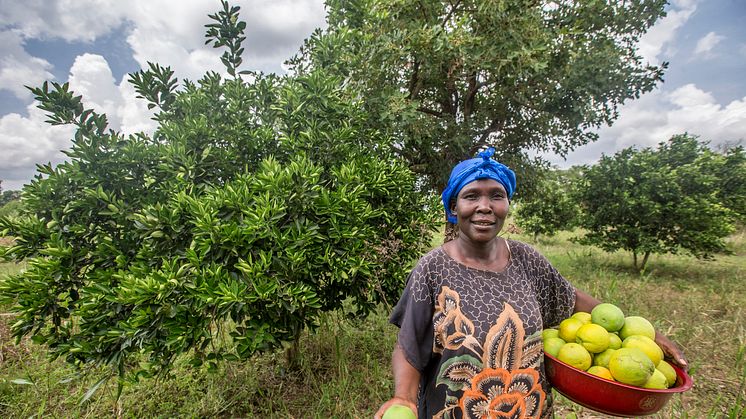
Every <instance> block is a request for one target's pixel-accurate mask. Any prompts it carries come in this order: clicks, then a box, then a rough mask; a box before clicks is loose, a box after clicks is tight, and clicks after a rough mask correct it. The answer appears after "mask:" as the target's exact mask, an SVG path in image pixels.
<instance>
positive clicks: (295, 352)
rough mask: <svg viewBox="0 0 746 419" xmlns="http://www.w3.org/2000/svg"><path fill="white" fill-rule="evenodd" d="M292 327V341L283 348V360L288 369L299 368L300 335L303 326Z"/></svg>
mask: <svg viewBox="0 0 746 419" xmlns="http://www.w3.org/2000/svg"><path fill="white" fill-rule="evenodd" d="M294 329H295V330H294V331H293V342H292V343H291V344H290V346H289V347H288V348H286V349H285V360H286V361H287V365H288V369H289V370H297V369H299V368H300V358H299V353H300V335H301V332H303V327H302V326H298V325H295V326H294Z"/></svg>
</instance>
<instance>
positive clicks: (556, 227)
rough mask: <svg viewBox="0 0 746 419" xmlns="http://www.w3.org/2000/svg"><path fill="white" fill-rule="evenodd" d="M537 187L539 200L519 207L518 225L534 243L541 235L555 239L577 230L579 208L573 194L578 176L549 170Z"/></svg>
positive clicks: (567, 172)
mask: <svg viewBox="0 0 746 419" xmlns="http://www.w3.org/2000/svg"><path fill="white" fill-rule="evenodd" d="M537 184H538V190H537V194H536V196H534V197H533V199H523V200H521V202H520V203H519V204H518V205H517V209H516V212H515V219H516V224H517V225H518V226H519V227H521V228H522V229H524V230H525V231H527V232H529V233H531V234H533V235H534V240H537V239H538V237H539V235H540V234H543V235H546V236H553V235H554V234H556V233H557V232H558V231H567V230H573V229H574V228H575V227H577V224H578V219H579V217H580V205H578V202H577V197H576V196H575V194H574V193H573V192H574V191H573V187H574V185H576V184H577V175H576V174H575V173H574V172H573V171H560V170H549V171H547V172H546V175H545V176H544V177H542V180H541V181H539V182H537Z"/></svg>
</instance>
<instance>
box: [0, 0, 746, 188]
mask: <svg viewBox="0 0 746 419" xmlns="http://www.w3.org/2000/svg"><path fill="white" fill-rule="evenodd" d="M231 4H234V5H238V6H240V7H241V14H240V16H241V18H242V19H243V20H245V21H246V22H247V30H246V36H247V40H246V41H245V42H244V47H245V48H246V51H245V53H244V56H243V58H244V64H243V65H242V67H241V69H252V70H260V71H263V72H265V73H266V72H275V73H284V72H285V70H284V68H283V65H282V63H283V62H284V61H285V60H286V59H287V58H289V57H291V56H292V55H294V54H295V53H296V52H297V51H298V48H299V47H300V46H301V44H302V42H303V39H305V38H307V37H308V36H309V35H310V34H311V32H312V31H313V30H314V29H315V28H317V27H324V26H325V23H324V17H325V11H324V5H323V0H240V1H236V0H233V1H231ZM219 8H220V3H219V2H218V1H217V0H214V1H207V0H180V1H178V2H177V1H175V0H170V1H169V0H128V1H118V0H75V1H70V0H25V1H18V0H0V180H2V184H1V185H0V187H2V189H3V190H12V189H20V188H22V186H23V185H24V184H25V183H28V182H29V181H30V180H31V179H32V178H33V176H34V174H35V173H36V165H37V164H46V163H48V162H51V163H53V164H57V163H59V162H62V161H63V160H64V159H65V155H64V154H63V153H62V150H66V149H69V147H70V145H71V138H72V134H73V129H72V128H71V127H67V126H52V125H50V124H48V123H46V122H45V120H46V119H47V118H46V116H45V115H44V112H42V111H41V110H39V109H37V108H36V102H35V101H34V97H33V95H32V94H31V92H30V91H29V90H28V89H27V88H26V87H24V86H31V87H37V86H40V85H41V84H42V83H43V82H44V81H55V82H59V83H64V82H69V83H70V87H71V89H72V90H73V91H75V92H76V94H82V95H83V101H84V104H85V105H86V106H87V107H91V108H93V109H95V110H97V111H99V112H104V113H106V114H107V116H108V119H109V121H110V127H111V128H113V129H115V130H120V131H122V132H123V133H125V134H130V133H135V132H140V131H145V132H152V130H153V129H154V128H155V123H154V122H153V121H152V120H151V117H152V113H151V112H150V111H148V109H147V107H146V104H145V102H144V101H142V100H140V99H136V98H135V91H134V88H133V87H132V86H131V85H130V84H129V82H127V77H128V74H129V73H132V72H135V71H138V70H139V69H141V68H147V63H148V62H157V63H159V64H161V65H163V66H170V67H171V68H172V69H173V70H174V71H175V73H176V76H177V77H178V78H179V79H180V80H183V79H184V78H187V79H190V80H197V79H199V78H201V76H202V75H204V74H205V72H207V71H209V70H212V71H217V72H219V73H224V72H225V68H224V67H223V65H222V64H221V62H220V58H219V57H220V54H221V53H222V50H219V49H213V48H211V47H210V46H206V45H205V44H204V41H205V38H204V25H205V24H207V23H211V21H210V20H209V18H208V17H207V15H208V14H212V13H215V12H216V11H218V10H219ZM667 12H668V14H667V16H666V17H665V18H663V19H661V20H660V21H659V22H657V23H656V25H655V26H654V27H653V28H651V30H650V31H649V32H648V33H647V34H646V35H645V36H644V37H643V38H642V39H641V41H640V49H639V51H640V54H641V55H642V56H643V57H644V58H645V59H646V60H647V61H648V62H650V63H652V64H659V63H661V62H664V61H666V62H669V69H668V71H667V72H666V74H665V76H664V79H665V81H664V82H663V83H662V84H660V85H659V86H658V87H657V88H656V89H655V90H654V91H652V92H650V93H647V94H645V95H643V96H642V97H640V98H639V99H636V100H630V101H628V102H626V103H625V104H624V105H623V106H622V107H621V109H620V117H619V118H618V119H617V120H616V121H615V123H614V124H613V125H612V126H611V127H602V128H601V129H600V130H599V131H598V134H599V140H598V141H597V142H595V143H592V144H589V145H586V146H583V147H581V148H578V149H577V150H575V151H573V152H572V153H570V154H569V155H568V156H567V158H566V159H563V158H561V157H559V156H552V155H545V156H544V157H546V158H547V159H548V160H549V161H550V162H552V163H553V164H555V165H556V166H558V167H569V166H571V165H575V164H593V163H594V162H596V161H597V160H598V159H599V158H600V157H601V156H602V155H603V154H607V155H608V154H613V153H615V152H616V151H619V150H621V149H623V148H627V147H631V146H635V147H638V148H643V147H655V146H657V144H658V143H660V142H662V141H665V140H667V139H668V138H669V137H670V136H671V135H674V134H679V133H684V132H688V133H690V134H694V135H698V136H700V138H702V139H703V140H707V141H709V142H710V144H711V145H712V146H713V147H718V146H722V145H725V144H734V143H738V142H739V141H741V142H742V143H744V140H745V139H746V81H744V78H745V76H746V29H745V28H746V0H671V2H670V4H669V5H668V6H667Z"/></svg>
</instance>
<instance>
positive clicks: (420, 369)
mask: <svg viewBox="0 0 746 419" xmlns="http://www.w3.org/2000/svg"><path fill="white" fill-rule="evenodd" d="M493 153H494V150H493V149H488V150H487V151H484V152H482V153H480V155H479V157H477V158H474V159H469V160H466V161H463V162H461V163H459V164H458V165H456V167H455V168H454V169H453V171H452V172H451V176H450V179H449V181H448V185H447V186H446V188H445V190H444V191H443V195H442V199H443V207H444V209H445V211H446V217H447V218H448V220H449V221H452V222H454V223H456V224H457V227H458V230H459V233H460V234H459V236H458V237H457V238H455V239H454V240H452V241H449V242H447V243H445V244H444V245H442V246H441V247H439V248H436V249H435V250H432V251H431V252H429V253H428V254H426V255H425V256H423V257H422V258H421V259H420V261H419V262H418V263H417V265H416V266H415V268H414V269H413V270H412V272H411V274H410V276H409V279H408V282H407V287H406V288H405V290H404V293H403V294H402V296H401V298H400V299H399V302H398V304H397V305H396V307H395V308H394V310H393V313H392V314H391V318H390V321H391V323H393V324H395V325H396V326H398V327H400V331H399V335H398V341H397V344H396V347H395V349H394V351H393V355H392V367H393V373H394V381H395V394H394V397H393V398H391V399H390V400H388V401H387V402H385V403H384V404H383V405H382V406H381V408H380V409H379V410H378V413H377V414H376V417H379V418H380V417H381V415H384V414H385V412H386V411H387V410H388V409H389V408H390V407H392V406H395V405H399V406H402V405H403V406H408V407H409V408H410V409H412V411H413V412H417V415H418V417H420V418H431V417H441V418H446V417H450V418H457V417H463V418H472V417H492V416H494V415H496V414H498V413H499V414H507V416H511V417H513V416H516V417H518V416H520V417H546V416H551V414H552V392H551V387H550V385H549V382H548V380H547V378H546V374H545V370H544V356H543V345H542V335H541V332H542V329H543V328H545V327H548V326H552V325H555V324H557V323H559V322H560V321H561V320H562V319H564V318H566V317H569V316H570V315H571V314H572V313H573V312H577V311H585V312H590V311H591V309H592V308H593V307H594V306H595V305H597V304H599V301H597V300H595V299H594V298H592V297H591V296H589V295H588V294H586V293H584V292H582V291H579V290H577V289H575V288H574V287H573V286H572V285H571V284H570V283H569V282H568V281H567V280H566V279H565V278H563V277H562V275H560V273H559V272H558V271H557V270H556V269H555V268H554V267H553V266H552V265H551V264H550V263H549V262H548V261H547V259H546V258H544V257H543V256H542V255H541V254H539V253H538V252H537V251H536V250H534V249H533V248H531V247H530V246H528V245H526V244H524V243H521V242H518V241H515V240H506V239H503V238H502V237H499V236H498V234H499V232H500V231H501V229H502V227H503V224H504V222H505V218H506V217H507V216H508V210H509V207H510V198H511V197H512V195H513V193H514V192H515V188H516V179H515V174H514V173H513V171H512V170H510V169H509V168H508V167H506V166H504V165H502V164H500V163H498V162H496V161H494V160H492V159H491V157H492V155H493ZM658 343H659V345H660V346H661V347H664V346H665V347H667V348H669V349H671V350H672V351H675V353H676V354H677V355H678V356H677V359H683V358H682V357H681V356H680V355H681V354H680V351H678V349H676V347H675V345H673V344H672V343H671V342H670V341H668V340H667V339H665V338H664V337H659V338H658Z"/></svg>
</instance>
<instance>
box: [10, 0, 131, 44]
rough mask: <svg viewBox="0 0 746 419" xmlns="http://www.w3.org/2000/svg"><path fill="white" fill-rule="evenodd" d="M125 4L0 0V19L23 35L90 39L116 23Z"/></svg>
mask: <svg viewBox="0 0 746 419" xmlns="http://www.w3.org/2000/svg"><path fill="white" fill-rule="evenodd" d="M128 7H129V6H128V2H120V1H116V0H75V1H69V0H57V1H45V0H25V1H15V0H0V22H3V24H4V25H6V26H11V27H14V28H15V29H17V30H18V31H20V32H21V33H22V34H23V36H24V37H25V38H61V39H64V40H67V41H92V40H94V39H95V38H96V37H97V36H100V35H103V34H106V33H108V32H110V31H111V30H112V29H113V28H116V27H118V26H119V25H120V24H121V23H122V22H123V17H124V11H126V10H127V9H128Z"/></svg>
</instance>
